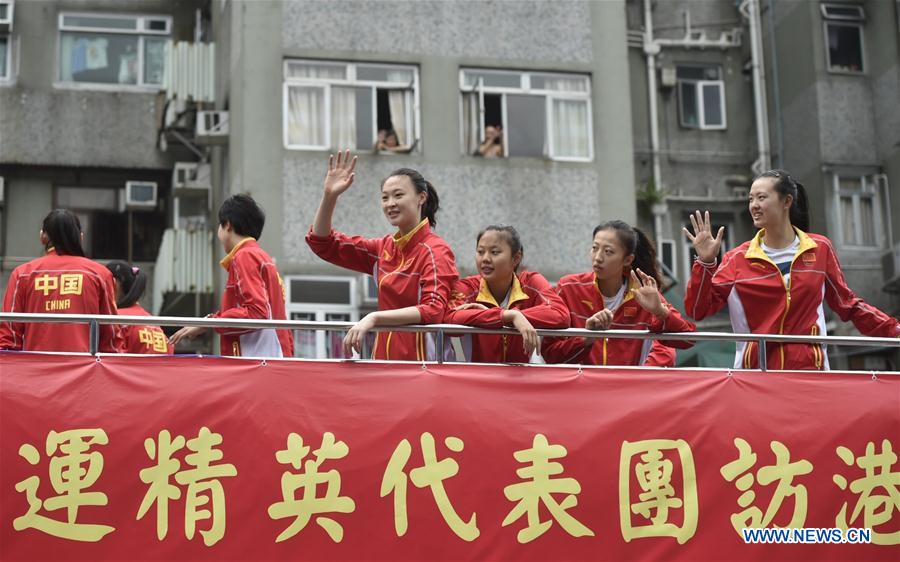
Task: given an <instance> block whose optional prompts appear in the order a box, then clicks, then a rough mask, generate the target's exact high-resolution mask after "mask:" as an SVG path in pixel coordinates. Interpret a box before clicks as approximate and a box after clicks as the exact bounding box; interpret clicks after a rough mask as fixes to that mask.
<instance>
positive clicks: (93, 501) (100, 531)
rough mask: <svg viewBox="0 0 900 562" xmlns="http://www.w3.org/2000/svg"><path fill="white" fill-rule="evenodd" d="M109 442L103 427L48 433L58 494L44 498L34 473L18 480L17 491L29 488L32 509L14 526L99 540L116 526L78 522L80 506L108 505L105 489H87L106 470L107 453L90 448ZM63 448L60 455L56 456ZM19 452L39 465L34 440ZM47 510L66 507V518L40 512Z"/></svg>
mask: <svg viewBox="0 0 900 562" xmlns="http://www.w3.org/2000/svg"><path fill="white" fill-rule="evenodd" d="M108 442H109V440H108V438H107V436H106V432H105V431H103V430H102V429H75V430H70V431H63V432H60V433H57V432H55V431H51V432H50V433H49V434H47V447H46V449H47V456H48V457H50V469H49V475H50V484H51V485H52V486H53V489H54V490H55V491H56V493H57V494H59V495H58V496H54V497H51V498H47V499H46V500H43V501H42V500H40V499H39V498H38V497H37V489H38V486H40V483H41V479H40V478H39V477H37V476H31V477H29V478H26V479H25V480H22V481H21V482H18V483H17V484H16V491H17V492H25V497H26V498H27V500H28V512H27V513H25V515H22V516H20V517H17V518H16V519H15V520H14V521H13V528H14V529H15V530H17V531H21V530H23V529H29V528H32V529H37V530H39V531H43V532H45V533H47V534H48V535H53V536H54V537H59V538H62V539H69V540H73V541H85V542H97V541H99V540H100V539H102V538H103V537H104V536H105V535H106V534H108V533H111V532H112V531H114V530H115V528H113V527H110V526H108V525H92V524H86V523H76V522H75V520H76V519H77V517H78V508H79V507H82V506H91V505H106V503H107V498H106V494H104V493H103V492H85V491H84V490H86V489H87V488H90V487H91V486H93V485H94V484H95V483H96V482H97V479H98V478H100V474H101V473H102V472H103V455H102V454H100V453H99V452H97V451H90V452H89V449H90V447H91V446H92V445H106V444H107V443H108ZM57 450H58V451H59V452H60V455H58V456H52V455H53V454H54V453H56V452H57ZM19 455H20V456H21V457H22V458H24V459H25V460H26V461H28V463H29V464H31V465H32V466H35V465H37V464H38V462H40V453H38V450H37V449H36V448H35V447H34V446H33V445H31V444H29V443H25V444H23V445H22V446H21V447H19ZM42 506H43V508H44V509H46V510H47V511H54V510H57V509H62V508H65V509H66V521H59V520H56V519H52V518H50V517H46V516H44V515H40V514H39V513H38V511H40V509H41V507H42Z"/></svg>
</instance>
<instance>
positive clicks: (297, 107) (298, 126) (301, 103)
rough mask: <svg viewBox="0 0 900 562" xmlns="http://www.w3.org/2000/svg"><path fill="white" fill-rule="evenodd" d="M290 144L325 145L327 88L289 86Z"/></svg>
mask: <svg viewBox="0 0 900 562" xmlns="http://www.w3.org/2000/svg"><path fill="white" fill-rule="evenodd" d="M287 141H288V145H299V146H318V147H325V89H324V88H322V87H318V86H290V87H289V88H288V138H287Z"/></svg>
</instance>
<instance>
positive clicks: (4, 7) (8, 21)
mask: <svg viewBox="0 0 900 562" xmlns="http://www.w3.org/2000/svg"><path fill="white" fill-rule="evenodd" d="M15 5H16V2H15V0H0V33H10V32H12V30H13V11H14V8H15Z"/></svg>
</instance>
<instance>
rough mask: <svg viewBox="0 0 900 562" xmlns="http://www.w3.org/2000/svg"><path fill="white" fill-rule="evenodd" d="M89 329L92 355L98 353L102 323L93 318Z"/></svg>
mask: <svg viewBox="0 0 900 562" xmlns="http://www.w3.org/2000/svg"><path fill="white" fill-rule="evenodd" d="M89 330H90V344H89V345H90V351H91V355H97V350H98V349H99V347H100V324H98V323H97V321H96V320H91V324H90V326H89Z"/></svg>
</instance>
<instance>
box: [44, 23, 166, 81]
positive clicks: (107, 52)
mask: <svg viewBox="0 0 900 562" xmlns="http://www.w3.org/2000/svg"><path fill="white" fill-rule="evenodd" d="M171 29H172V18H170V17H168V16H129V15H118V14H96V13H63V14H60V16H59V80H60V81H61V82H67V83H72V82H74V83H88V84H112V85H127V86H145V87H155V88H158V87H160V86H162V81H163V72H164V70H165V65H166V44H167V43H168V41H169V37H170V35H171Z"/></svg>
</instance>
